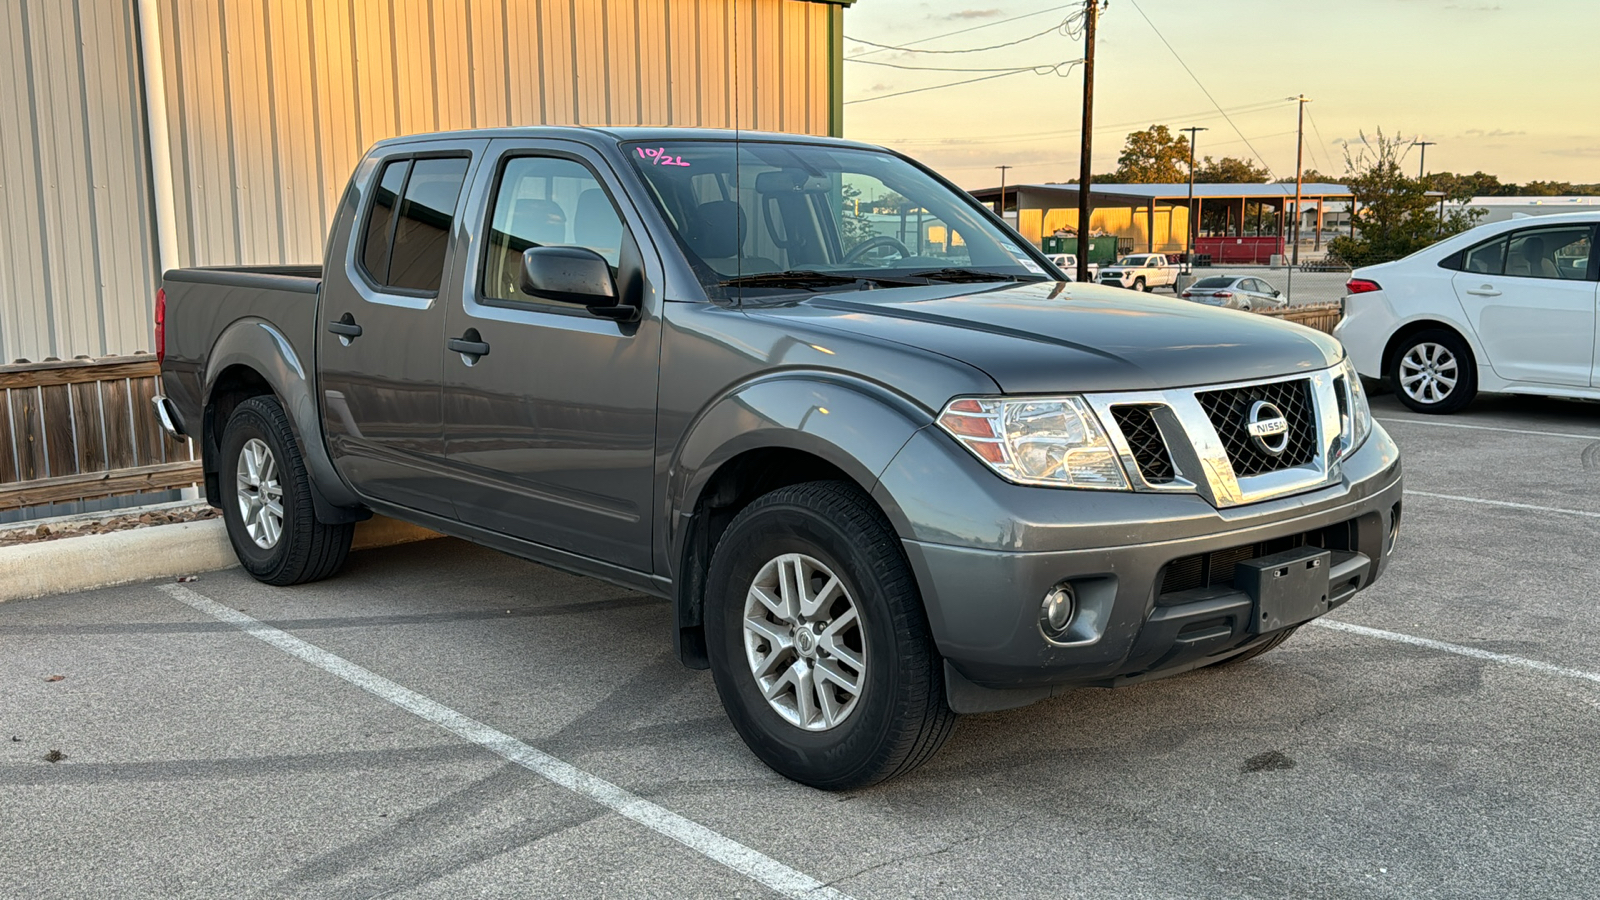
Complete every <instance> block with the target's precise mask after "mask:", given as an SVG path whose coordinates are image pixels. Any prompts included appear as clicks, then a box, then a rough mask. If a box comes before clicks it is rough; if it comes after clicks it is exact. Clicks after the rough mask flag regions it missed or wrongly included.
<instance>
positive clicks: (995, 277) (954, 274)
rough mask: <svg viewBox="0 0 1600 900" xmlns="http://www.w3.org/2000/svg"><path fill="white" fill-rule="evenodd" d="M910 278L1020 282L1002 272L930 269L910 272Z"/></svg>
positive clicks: (1019, 279)
mask: <svg viewBox="0 0 1600 900" xmlns="http://www.w3.org/2000/svg"><path fill="white" fill-rule="evenodd" d="M907 277H910V278H926V279H928V280H929V281H949V282H980V281H1021V280H1022V279H1021V278H1020V277H1018V276H1016V275H1007V274H1005V273H1004V272H986V271H984V270H983V269H953V268H952V269H932V270H930V271H927V272H912V273H911V274H910V275H909V276H907Z"/></svg>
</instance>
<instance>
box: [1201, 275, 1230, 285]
mask: <svg viewBox="0 0 1600 900" xmlns="http://www.w3.org/2000/svg"><path fill="white" fill-rule="evenodd" d="M1192 286H1193V287H1197V288H1225V287H1232V286H1233V279H1232V278H1217V277H1215V276H1212V277H1211V278H1202V279H1200V280H1199V281H1196V282H1195V283H1194V284H1193V285H1192Z"/></svg>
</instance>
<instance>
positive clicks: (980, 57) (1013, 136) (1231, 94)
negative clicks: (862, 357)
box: [844, 0, 1600, 189]
mask: <svg viewBox="0 0 1600 900" xmlns="http://www.w3.org/2000/svg"><path fill="white" fill-rule="evenodd" d="M1079 8H1081V3H1071V4H1066V3H1062V2H1060V0H1056V2H1051V0H950V2H942V3H941V2H929V0H858V2H857V3H856V4H855V5H854V6H852V7H849V8H848V9H847V10H846V12H845V14H844V31H845V37H846V41H845V57H846V61H845V64H844V66H845V82H844V83H845V91H844V92H845V101H846V105H845V136H846V137H848V138H852V139H855V140H863V141H869V142H872V143H877V144H883V145H886V146H890V147H893V148H895V149H897V150H900V151H901V152H904V153H907V154H908V155H911V156H914V157H916V158H918V159H920V160H922V161H924V162H926V163H927V164H929V165H931V166H932V167H934V168H935V169H937V170H939V171H940V172H942V173H943V174H944V175H946V176H947V177H949V178H951V179H952V180H954V181H955V182H956V183H958V184H959V185H961V186H962V187H965V188H968V189H975V188H980V187H991V186H994V185H996V184H998V183H999V176H1000V173H999V172H998V171H996V170H995V169H994V167H995V166H998V165H1002V164H1004V165H1010V166H1012V167H1013V168H1012V169H1010V170H1009V171H1008V172H1007V173H1006V180H1007V182H1008V183H1010V184H1017V183H1030V182H1033V183H1037V182H1045V181H1065V180H1067V179H1069V178H1076V177H1077V175H1078V154H1079V144H1078V140H1079V130H1080V128H1079V123H1080V121H1081V116H1082V112H1081V109H1082V104H1081V100H1082V91H1083V80H1082V77H1081V71H1082V70H1081V69H1078V68H1075V69H1073V70H1072V71H1071V72H1070V74H1068V75H1067V76H1066V77H1058V76H1057V75H1055V74H1043V75H1036V74H1033V73H1031V72H1030V73H1023V74H1016V75H1006V76H1005V77H1000V78H993V79H990V80H987V81H980V82H976V83H972V84H967V85H962V86H957V87H949V88H943V89H939V90H931V91H922V92H919V93H910V94H903V95H901V96H894V97H890V96H886V95H888V94H894V93H898V92H901V91H909V90H912V89H915V88H920V87H926V86H930V85H937V84H942V83H945V82H952V81H959V80H964V79H968V78H977V77H981V76H983V75H987V74H992V73H987V72H948V71H946V72H913V71H907V70H905V69H901V68H893V67H890V66H885V65H877V64H874V63H891V64H894V65H896V66H918V67H943V68H961V69H991V70H992V69H1002V70H1003V69H1006V68H1013V67H1019V66H1032V65H1040V66H1046V67H1048V66H1051V65H1054V64H1057V63H1061V62H1065V61H1069V60H1077V59H1080V58H1081V57H1082V55H1083V42H1082V40H1081V39H1073V38H1070V37H1068V36H1064V35H1062V34H1060V33H1057V32H1052V33H1050V34H1046V35H1043V36H1040V37H1036V38H1033V39H1031V40H1027V41H1023V42H1022V43H1018V44H1015V45H1013V46H1009V47H1002V48H999V49H994V50H988V51H984V52H977V53H949V54H942V53H941V54H935V53H908V52H901V51H894V50H875V48H873V47H871V46H868V45H866V44H863V43H860V42H858V41H857V40H853V39H857V38H859V39H862V40H866V41H873V42H876V43H879V44H889V45H894V46H906V45H907V44H909V43H910V42H913V41H921V40H922V39H924V38H929V37H932V36H935V35H943V34H946V33H948V32H952V31H956V30H957V29H964V28H973V26H983V27H980V28H977V29H976V30H972V31H967V32H965V33H963V34H955V35H950V36H947V37H942V38H939V39H937V40H931V41H926V42H924V43H918V44H916V48H917V49H925V50H934V49H939V50H959V49H965V48H976V47H988V46H992V45H995V44H1001V43H1005V42H1009V41H1015V40H1017V39H1019V38H1025V37H1028V36H1029V35H1034V34H1038V33H1040V32H1043V31H1045V30H1046V29H1050V28H1051V26H1052V25H1053V24H1060V23H1061V22H1062V20H1063V19H1064V17H1066V16H1067V15H1068V14H1069V13H1071V12H1073V10H1075V9H1079ZM1043 10H1050V11H1048V12H1042V11H1043ZM1035 12H1038V14H1037V15H1028V16H1026V17H1025V18H1017V19H1015V20H1014V21H1009V22H1005V21H1002V20H1005V19H1009V18H1012V17H1015V16H1023V15H1024V14H1028V13H1035ZM1141 12H1142V15H1141ZM1145 17H1148V19H1149V21H1148V22H1147V21H1146V18H1145ZM1157 30H1159V34H1160V35H1162V36H1164V37H1165V38H1166V40H1167V42H1169V43H1170V44H1171V46H1172V50H1168V48H1167V47H1166V46H1165V45H1164V44H1163V43H1162V40H1161V38H1160V37H1158V34H1157ZM1095 47H1096V49H1095V111H1094V115H1095V126H1094V170H1095V171H1096V172H1097V173H1098V172H1110V171H1112V170H1114V169H1115V168H1116V158H1117V155H1118V154H1119V153H1120V152H1121V149H1122V143H1123V139H1124V138H1125V137H1126V135H1127V133H1128V132H1129V131H1135V130H1139V129H1142V128H1146V127H1149V126H1150V125H1151V124H1156V123H1160V124H1166V125H1170V126H1172V127H1173V128H1181V127H1186V126H1190V125H1197V126H1202V127H1205V128H1208V129H1209V130H1208V131H1204V132H1201V133H1200V135H1199V140H1198V142H1197V145H1196V146H1197V151H1198V153H1199V154H1200V155H1201V156H1204V155H1207V154H1210V155H1213V156H1217V157H1222V156H1240V157H1244V158H1247V159H1255V160H1258V161H1262V162H1264V163H1265V164H1266V166H1267V167H1268V168H1269V169H1270V170H1271V171H1272V173H1273V174H1274V175H1275V176H1278V177H1291V178H1292V177H1293V176H1294V171H1295V168H1294V167H1295V103H1294V102H1293V101H1292V100H1290V99H1287V98H1290V97H1293V96H1295V95H1299V94H1304V95H1305V96H1306V97H1308V98H1310V99H1311V101H1312V102H1311V103H1309V104H1307V113H1308V117H1307V122H1306V128H1305V131H1306V162H1305V165H1306V168H1308V169H1312V168H1314V169H1317V170H1318V171H1321V172H1323V173H1324V174H1342V173H1343V172H1344V150H1343V148H1342V145H1343V144H1344V142H1347V141H1348V142H1352V143H1356V142H1359V141H1360V136H1361V134H1362V132H1366V133H1367V134H1368V135H1372V134H1374V133H1375V132H1376V131H1377V130H1378V129H1380V128H1381V129H1382V130H1383V131H1384V133H1385V134H1395V133H1399V134H1402V135H1404V136H1405V137H1406V138H1408V139H1416V140H1425V141H1434V142H1436V144H1435V145H1434V146H1430V147H1428V148H1426V160H1425V162H1426V165H1427V169H1428V170H1429V171H1454V172H1474V171H1478V170H1482V171H1485V172H1489V173H1491V174H1494V175H1498V176H1499V177H1500V179H1501V180H1502V181H1516V182H1527V181H1533V180H1540V181H1570V182H1575V183H1590V182H1600V92H1597V91H1596V78H1597V73H1600V68H1597V67H1596V64H1595V59H1596V56H1597V55H1600V0H1110V5H1109V7H1107V8H1106V9H1105V11H1104V12H1102V13H1101V15H1100V21H1099V27H1098V33H1097V38H1096V42H1095ZM1173 51H1176V57H1175V56H1174V52H1173ZM1179 58H1181V60H1182V62H1181V63H1180V61H1179ZM869 61H870V62H869ZM1184 63H1187V65H1188V68H1189V69H1190V70H1192V72H1193V76H1194V77H1191V76H1190V74H1189V73H1188V72H1186V71H1185V69H1184V65H1183V64H1184ZM1196 79H1198V83H1197V81H1196ZM1207 92H1209V94H1210V97H1209V98H1208V97H1207ZM1218 107H1220V108H1221V109H1222V110H1223V111H1224V112H1226V113H1227V114H1228V115H1227V117H1224V116H1223V115H1222V114H1221V113H1219V112H1218ZM1230 119H1231V122H1230ZM1252 150H1253V151H1254V152H1252ZM1419 152H1420V151H1419V150H1417V149H1412V150H1411V151H1410V155H1409V156H1408V157H1407V164H1408V165H1409V166H1414V165H1417V164H1418V162H1419V159H1418V154H1419Z"/></svg>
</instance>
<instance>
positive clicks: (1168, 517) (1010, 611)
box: [878, 427, 1402, 712]
mask: <svg viewBox="0 0 1600 900" xmlns="http://www.w3.org/2000/svg"><path fill="white" fill-rule="evenodd" d="M916 443H917V441H916V439H914V440H913V442H912V444H911V445H908V447H907V451H903V452H902V459H897V463H900V462H902V461H905V462H906V463H908V464H911V465H916V466H917V467H918V468H920V469H921V470H922V471H921V472H920V473H919V474H920V475H921V476H922V478H918V479H917V480H919V481H920V480H923V478H925V477H926V476H927V475H928V474H930V473H929V472H928V469H929V468H931V467H933V461H932V459H931V458H929V454H920V455H919V453H918V448H917V447H916V446H915V445H916ZM924 449H927V448H924ZM945 462H947V463H950V464H959V463H960V460H959V458H958V457H951V458H948V459H947V460H945ZM1341 465H1342V478H1341V481H1340V482H1339V483H1337V484H1334V485H1331V486H1329V487H1325V488H1322V489H1319V490H1315V491H1310V492H1307V493H1303V494H1296V495H1293V496H1289V497H1283V498H1279V499H1276V500H1270V501H1266V502H1261V503H1255V504H1250V505H1247V506H1242V507H1234V508H1232V509H1227V510H1220V511H1219V510H1217V509H1215V508H1214V507H1211V506H1210V504H1208V503H1206V502H1205V501H1204V500H1202V499H1200V498H1198V497H1194V496H1170V495H1169V496H1162V495H1151V494H1136V493H1120V492H1118V493H1112V492H1084V491H1053V490H1049V489H1038V488H1020V489H1019V488H1016V486H1013V485H1004V484H1003V483H1001V484H997V482H999V480H998V479H996V478H994V477H993V476H992V475H989V474H988V473H987V472H982V473H981V476H979V477H983V478H987V481H977V482H973V483H972V485H971V486H970V487H968V486H965V485H964V486H963V487H962V488H952V489H951V490H950V492H951V493H954V494H957V495H961V494H963V493H965V494H967V496H965V497H961V496H958V497H957V498H956V502H957V503H961V504H963V505H964V506H965V508H966V509H967V510H968V511H969V515H968V516H967V517H966V518H965V520H964V519H963V517H962V516H957V515H948V516H946V517H944V518H943V519H942V520H937V521H928V520H927V519H926V518H925V517H924V512H925V511H924V510H922V509H918V508H913V509H912V510H910V511H909V515H910V517H911V518H912V519H913V520H915V521H916V522H917V525H913V526H910V527H911V531H912V532H914V533H913V535H912V536H910V537H908V538H907V539H906V540H904V542H903V543H904V546H905V550H906V555H907V557H908V559H909V560H910V563H911V566H912V569H913V571H914V572H915V573H916V576H917V580H918V584H919V587H920V588H921V590H922V595H923V600H924V604H925V606H926V608H927V611H928V619H929V624H930V626H931V628H932V631H933V635H934V639H935V642H936V643H937V645H938V648H939V651H940V653H941V654H943V656H944V658H945V660H946V662H947V682H948V685H949V688H950V690H949V694H950V697H951V703H952V706H953V707H954V708H955V709H956V710H957V711H958V712H976V711H983V710H988V709H1005V708H1010V707H1014V706H1020V705H1024V704H1026V703H1029V702H1033V701H1034V700H1037V699H1040V698H1042V697H1044V696H1048V695H1049V694H1050V693H1052V692H1053V691H1055V690H1059V689H1062V688H1067V687H1083V686H1116V685H1121V684H1128V683H1132V682H1135V681H1143V680H1147V679H1151V678H1159V677H1164V676H1167V675H1173V674H1177V673H1179V672H1183V671H1186V670H1188V669H1193V668H1197V667H1199V666H1202V665H1208V664H1210V663H1214V662H1218V661H1221V660H1223V659H1225V658H1227V657H1228V656H1230V655H1233V654H1236V653H1239V652H1243V651H1244V650H1246V649H1248V648H1249V647H1250V646H1252V645H1253V644H1254V643H1256V642H1257V641H1261V640H1265V639H1267V637H1268V636H1269V635H1270V633H1271V632H1269V631H1267V630H1264V629H1263V628H1262V627H1261V626H1260V623H1259V622H1258V621H1257V620H1256V613H1257V611H1258V604H1257V602H1256V601H1255V600H1254V599H1253V598H1252V597H1251V595H1250V594H1249V593H1247V592H1245V591H1244V590H1242V589H1240V588H1236V587H1234V585H1233V584H1232V582H1231V580H1230V579H1227V578H1226V571H1228V570H1222V569H1216V568H1214V566H1220V565H1222V564H1223V563H1222V562H1214V561H1224V562H1226V564H1227V566H1228V567H1229V570H1231V567H1232V566H1233V564H1235V563H1237V562H1239V561H1241V560H1245V559H1251V558H1256V557H1259V556H1262V555H1266V554H1270V553H1273V552H1277V551H1279V550H1283V549H1286V548H1288V547H1298V546H1320V547H1324V548H1326V549H1328V550H1329V551H1330V553H1331V557H1332V558H1331V572H1330V579H1329V595H1328V598H1327V602H1326V606H1325V607H1323V608H1322V611H1324V612H1325V611H1326V610H1327V609H1333V608H1335V607H1337V606H1339V605H1340V604H1343V603H1345V602H1347V601H1348V600H1349V599H1350V598H1351V597H1353V596H1355V594H1356V593H1357V592H1358V591H1361V590H1363V589H1365V588H1366V587H1368V586H1369V585H1371V584H1372V583H1373V582H1374V581H1376V580H1377V578H1378V577H1379V576H1380V575H1381V574H1382V573H1383V570H1384V569H1385V567H1386V566H1387V564H1388V560H1389V556H1390V554H1391V553H1392V551H1393V537H1394V535H1395V533H1396V526H1397V524H1398V520H1399V517H1400V511H1401V509H1400V508H1401V494H1402V483H1401V472H1400V460H1399V452H1398V449H1397V448H1396V447H1395V445H1394V443H1393V441H1392V440H1390V438H1389V436H1388V435H1387V434H1386V433H1384V432H1383V430H1382V429H1381V428H1379V427H1374V430H1373V434H1372V435H1371V437H1369V438H1368V440H1367V442H1366V443H1365V444H1364V445H1363V446H1362V447H1361V448H1360V449H1359V450H1358V451H1357V452H1356V453H1354V454H1352V455H1351V456H1350V457H1349V458H1348V459H1346V460H1344V461H1343V463H1342V464H1341ZM906 474H907V473H906V471H904V470H901V469H900V467H899V466H891V468H890V471H889V472H886V473H885V477H884V480H883V481H881V482H880V487H879V492H878V493H879V495H880V500H881V501H886V500H888V499H889V498H890V497H891V496H892V495H894V494H897V493H899V491H900V489H901V488H903V487H904V486H905V478H906ZM973 474H974V475H977V474H978V473H973ZM942 483H943V484H945V485H956V484H959V482H957V481H956V480H955V479H954V473H949V477H947V478H946V479H944V480H943V481H942ZM924 484H926V482H925V481H924ZM974 490H976V494H982V495H983V499H978V498H977V496H976V494H975V493H973V491H974ZM902 496H903V495H902ZM1007 501H1010V502H1011V503H1012V504H1023V505H1021V506H1017V505H1012V506H1011V507H1010V508H1009V509H1008V508H1007V506H1008V504H1007ZM1039 503H1049V504H1051V505H1052V506H1053V509H1050V510H1049V512H1050V513H1053V515H1049V514H1045V513H1046V510H1045V509H1041V508H1040V507H1039V506H1038V505H1037V504H1039ZM947 509H948V507H947ZM895 512H896V514H905V512H906V511H905V510H904V509H902V508H899V507H897V508H896V510H895ZM1006 515H1009V516H1010V518H1011V520H1010V522H1008V523H1004V524H1005V525H1007V526H1008V528H1009V533H1008V534H1007V533H1001V534H993V533H991V534H990V535H988V536H985V535H984V534H983V533H982V532H983V531H984V529H982V528H981V527H979V525H978V522H980V521H982V520H984V519H991V517H994V518H998V517H999V516H1006ZM974 516H975V517H976V521H975V520H974V519H973V517H974ZM996 524H1001V523H998V522H997V523H996ZM902 533H903V534H904V529H903V530H902ZM963 533H965V538H964V539H957V540H952V538H961V537H962V536H963ZM1196 557H1199V558H1200V559H1201V560H1202V561H1203V562H1197V561H1196ZM1174 566H1184V567H1189V568H1195V567H1197V566H1204V567H1205V569H1204V571H1206V572H1213V571H1218V572H1222V573H1223V575H1224V577H1223V578H1222V579H1221V580H1220V581H1219V580H1216V579H1212V580H1208V581H1207V582H1206V583H1204V584H1200V585H1195V584H1193V580H1192V579H1190V582H1189V583H1185V581H1184V578H1182V577H1170V578H1169V569H1172V567H1174ZM1173 574H1174V576H1177V575H1179V574H1181V573H1178V572H1174V573H1173ZM1062 583H1069V584H1071V585H1072V587H1073V589H1074V591H1075V592H1076V594H1077V597H1078V607H1079V612H1078V615H1077V618H1076V619H1075V620H1074V626H1073V630H1072V631H1071V632H1070V633H1069V634H1068V636H1067V638H1066V639H1065V641H1064V642H1061V643H1057V642H1053V641H1050V640H1047V639H1046V638H1045V636H1044V633H1043V632H1042V631H1041V629H1040V626H1039V613H1040V604H1041V602H1042V601H1043V599H1044V597H1045V595H1046V594H1047V593H1048V592H1049V591H1050V590H1051V589H1052V588H1054V587H1055V586H1057V585H1059V584H1062ZM1174 588H1176V589H1174ZM1319 614H1320V613H1319Z"/></svg>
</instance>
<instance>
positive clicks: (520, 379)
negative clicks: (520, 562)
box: [436, 139, 663, 572]
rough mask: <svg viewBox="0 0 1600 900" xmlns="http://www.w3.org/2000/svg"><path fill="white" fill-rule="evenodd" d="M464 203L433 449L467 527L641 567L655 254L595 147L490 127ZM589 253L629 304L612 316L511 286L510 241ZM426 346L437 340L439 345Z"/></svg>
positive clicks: (658, 280) (646, 517) (654, 368)
mask: <svg viewBox="0 0 1600 900" xmlns="http://www.w3.org/2000/svg"><path fill="white" fill-rule="evenodd" d="M489 158H490V162H489V163H488V164H487V165H486V166H485V167H484V169H483V171H482V172H480V173H479V175H478V178H477V179H476V182H475V185H474V187H473V189H472V191H471V193H472V196H473V205H472V207H471V208H470V210H469V211H468V213H467V216H468V220H469V222H470V223H471V228H472V230H473V237H472V241H471V244H470V247H469V248H468V250H467V251H466V252H465V254H464V258H465V259H466V260H467V263H468V264H467V266H466V268H465V269H464V270H463V271H462V272H461V273H460V278H459V285H460V287H459V293H457V292H456V291H454V290H453V291H452V295H453V296H454V297H458V298H459V299H457V300H454V301H453V302H452V303H451V304H450V307H449V311H448V312H447V313H446V328H445V336H446V337H449V338H458V339H469V340H471V341H473V342H475V343H481V344H487V345H488V352H487V353H485V354H482V355H479V356H476V357H473V356H464V355H462V354H460V353H455V352H450V353H448V354H447V355H446V358H445V360H444V419H445V425H444V437H445V453H446V457H447V460H448V463H449V466H450V471H451V474H452V476H453V478H454V481H455V485H454V488H453V493H454V495H455V498H456V506H457V508H458V510H459V513H460V516H461V519H462V521H463V522H466V523H467V524H470V525H475V526H479V527H482V528H487V529H490V530H493V531H496V532H499V533H502V534H506V535H510V536H512V537H516V538H520V539H523V540H527V541H532V542H534V543H537V544H541V545H544V546H547V547H554V548H557V549H560V550H565V551H569V552H572V553H576V554H580V555H582V556H585V557H589V558H592V559H599V560H603V561H605V562H609V563H612V564H614V565H618V566H623V567H625V568H628V569H633V570H635V571H640V572H648V571H650V570H651V558H652V557H651V544H650V541H651V534H652V532H651V526H652V520H651V516H650V512H651V500H652V496H653V492H652V489H653V485H654V471H655V466H654V463H655V460H654V448H655V421H656V383H657V373H658V371H659V368H660V351H661V324H660V302H659V300H660V298H659V297H658V296H657V293H656V289H655V288H654V287H652V286H655V285H660V284H662V282H663V278H662V275H661V264H660V261H659V258H658V257H656V255H655V250H654V247H653V246H652V245H651V244H650V242H649V240H648V238H647V236H646V233H645V231H644V228H643V225H642V222H641V221H640V219H639V217H638V215H637V213H635V212H634V211H633V209H632V207H631V205H630V204H629V203H628V201H627V199H626V196H625V195H624V194H623V192H622V191H621V190H620V189H619V187H618V184H617V182H616V178H615V175H614V174H613V172H612V171H611V169H610V168H609V166H608V165H607V163H606V161H605V160H604V158H603V157H602V156H601V155H600V154H599V153H598V152H597V151H595V150H594V149H592V148H590V147H587V146H585V145H582V144H577V143H572V142H567V141H559V140H550V141H535V140H521V139H517V140H511V139H507V140H496V141H494V142H493V143H492V145H491V147H490V157H489ZM563 245H564V246H580V247H587V248H589V249H592V250H594V251H595V252H597V253H599V254H600V255H601V256H602V257H604V258H605V259H606V261H607V262H609V263H610V264H611V265H612V267H613V271H614V272H615V274H616V278H617V284H618V288H619V291H620V292H621V293H622V294H623V296H624V297H632V298H633V299H634V300H635V301H638V302H640V303H641V304H642V306H643V313H642V317H641V318H640V320H639V321H636V322H614V321H611V320H608V319H604V318H600V317H597V316H594V315H592V314H591V313H589V312H588V311H587V310H586V309H584V308H583V307H582V306H576V305H571V304H564V303H555V302H551V301H546V300H538V299H535V298H533V297H530V296H528V295H526V294H523V293H522V292H521V290H520V289H519V276H520V274H521V261H522V251H523V250H526V249H528V248H529V247H534V246H563ZM436 347H438V348H442V343H441V344H436Z"/></svg>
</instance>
